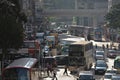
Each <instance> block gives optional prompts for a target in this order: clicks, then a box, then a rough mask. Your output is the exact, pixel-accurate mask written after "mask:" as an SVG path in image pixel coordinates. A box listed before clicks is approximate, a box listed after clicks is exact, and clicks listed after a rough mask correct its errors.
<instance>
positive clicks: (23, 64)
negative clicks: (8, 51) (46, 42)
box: [5, 58, 37, 69]
mask: <svg viewBox="0 0 120 80" xmlns="http://www.w3.org/2000/svg"><path fill="white" fill-rule="evenodd" d="M36 62H37V59H36V58H20V59H16V60H14V61H13V62H12V63H11V64H9V65H8V66H7V67H6V68H5V69H9V68H27V69H30V68H32V67H33V66H34V65H35V63H36Z"/></svg>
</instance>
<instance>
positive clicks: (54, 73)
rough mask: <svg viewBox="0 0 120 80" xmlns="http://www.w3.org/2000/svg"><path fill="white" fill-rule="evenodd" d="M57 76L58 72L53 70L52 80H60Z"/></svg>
mask: <svg viewBox="0 0 120 80" xmlns="http://www.w3.org/2000/svg"><path fill="white" fill-rule="evenodd" d="M56 75H57V72H56V70H55V69H54V70H53V79H52V80H54V79H56V80H58V79H57V76H56Z"/></svg>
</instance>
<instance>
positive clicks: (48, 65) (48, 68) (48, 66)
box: [47, 63, 50, 76]
mask: <svg viewBox="0 0 120 80" xmlns="http://www.w3.org/2000/svg"><path fill="white" fill-rule="evenodd" d="M49 71H50V64H49V63H47V75H48V76H49Z"/></svg>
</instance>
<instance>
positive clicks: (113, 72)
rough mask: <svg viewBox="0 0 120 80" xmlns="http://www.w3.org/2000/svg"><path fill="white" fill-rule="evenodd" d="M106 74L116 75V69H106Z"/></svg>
mask: <svg viewBox="0 0 120 80" xmlns="http://www.w3.org/2000/svg"><path fill="white" fill-rule="evenodd" d="M106 73H112V74H114V75H116V74H117V70H116V69H107V71H106Z"/></svg>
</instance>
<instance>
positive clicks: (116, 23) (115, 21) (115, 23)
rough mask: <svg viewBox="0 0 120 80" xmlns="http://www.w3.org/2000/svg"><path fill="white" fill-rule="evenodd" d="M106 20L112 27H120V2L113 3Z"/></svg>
mask: <svg viewBox="0 0 120 80" xmlns="http://www.w3.org/2000/svg"><path fill="white" fill-rule="evenodd" d="M105 18H106V20H107V21H108V22H109V24H108V26H109V27H111V28H119V27H120V4H117V5H113V7H112V8H111V9H110V11H109V13H107V15H106V16H105Z"/></svg>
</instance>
